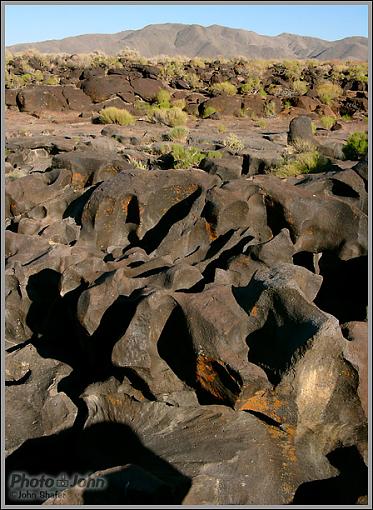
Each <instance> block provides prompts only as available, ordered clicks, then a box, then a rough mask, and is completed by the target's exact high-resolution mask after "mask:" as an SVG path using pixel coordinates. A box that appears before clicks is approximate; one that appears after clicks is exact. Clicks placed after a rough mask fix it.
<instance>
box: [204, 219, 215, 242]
mask: <svg viewBox="0 0 373 510" xmlns="http://www.w3.org/2000/svg"><path fill="white" fill-rule="evenodd" d="M205 228H206V231H207V234H208V236H209V239H211V241H215V239H217V237H218V236H217V234H216V231H215V228H214V227H213V226H212V225H211V223H209V222H208V221H206V222H205Z"/></svg>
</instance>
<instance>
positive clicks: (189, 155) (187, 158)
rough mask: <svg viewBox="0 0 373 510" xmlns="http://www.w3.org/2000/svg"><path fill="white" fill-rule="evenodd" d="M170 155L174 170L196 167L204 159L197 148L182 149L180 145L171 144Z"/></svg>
mask: <svg viewBox="0 0 373 510" xmlns="http://www.w3.org/2000/svg"><path fill="white" fill-rule="evenodd" d="M171 155H172V157H173V159H174V165H173V166H174V168H191V167H196V166H198V165H199V164H200V163H201V161H202V160H203V159H204V158H205V157H206V156H205V154H203V153H202V152H200V151H199V150H198V149H197V147H188V148H187V147H184V146H183V145H181V144H173V145H172V148H171Z"/></svg>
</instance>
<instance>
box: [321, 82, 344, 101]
mask: <svg viewBox="0 0 373 510" xmlns="http://www.w3.org/2000/svg"><path fill="white" fill-rule="evenodd" d="M316 94H317V97H318V98H319V99H320V101H321V102H322V103H324V104H330V103H331V102H332V101H334V100H335V99H337V98H338V97H340V96H341V95H342V89H341V87H340V86H339V85H337V83H331V82H324V83H320V84H319V85H318V86H317V87H316Z"/></svg>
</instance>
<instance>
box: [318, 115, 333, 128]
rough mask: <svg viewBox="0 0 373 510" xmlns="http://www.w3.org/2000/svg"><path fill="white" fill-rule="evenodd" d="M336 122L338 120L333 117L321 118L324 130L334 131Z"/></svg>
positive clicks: (325, 116) (324, 116)
mask: <svg viewBox="0 0 373 510" xmlns="http://www.w3.org/2000/svg"><path fill="white" fill-rule="evenodd" d="M336 122H337V119H336V118H335V117H333V116H332V115H323V116H322V117H320V124H321V125H322V127H323V128H324V129H332V127H333V126H334V124H335V123H336Z"/></svg>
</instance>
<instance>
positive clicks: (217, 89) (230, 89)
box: [210, 81, 237, 96]
mask: <svg viewBox="0 0 373 510" xmlns="http://www.w3.org/2000/svg"><path fill="white" fill-rule="evenodd" d="M210 92H211V93H212V94H213V95H219V94H226V95H227V96H234V95H235V94H237V87H236V86H235V85H233V83H230V82H229V81H223V82H222V83H214V85H211V87H210Z"/></svg>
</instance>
